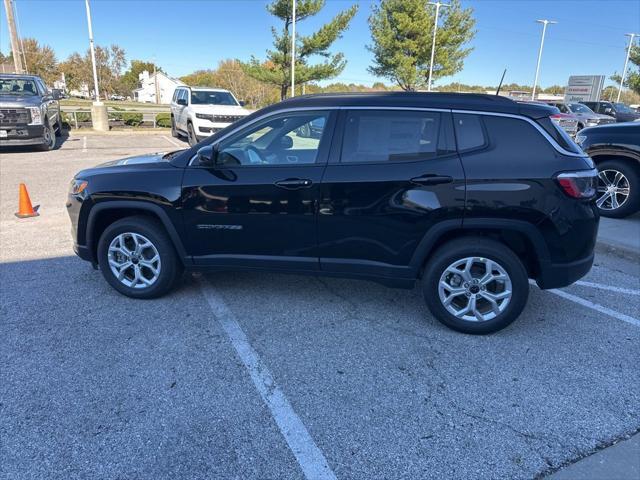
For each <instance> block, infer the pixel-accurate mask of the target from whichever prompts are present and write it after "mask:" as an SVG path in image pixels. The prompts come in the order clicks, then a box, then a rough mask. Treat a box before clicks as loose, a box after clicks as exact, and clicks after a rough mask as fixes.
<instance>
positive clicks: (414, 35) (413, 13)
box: [368, 0, 475, 90]
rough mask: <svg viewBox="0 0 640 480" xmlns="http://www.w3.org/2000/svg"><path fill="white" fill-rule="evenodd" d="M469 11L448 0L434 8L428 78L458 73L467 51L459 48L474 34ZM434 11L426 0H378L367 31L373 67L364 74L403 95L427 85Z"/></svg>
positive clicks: (469, 49) (454, 1)
mask: <svg viewBox="0 0 640 480" xmlns="http://www.w3.org/2000/svg"><path fill="white" fill-rule="evenodd" d="M472 13H473V10H472V9H470V8H466V9H463V8H462V7H461V6H460V1H459V0H452V1H451V3H450V4H449V7H447V8H441V9H440V16H439V19H438V32H437V35H436V52H435V58H434V62H433V79H434V80H435V79H438V78H442V77H446V76H449V75H453V74H455V73H457V72H459V71H460V70H462V66H463V63H464V59H465V58H466V56H467V55H469V52H471V50H472V49H471V48H464V45H465V44H467V43H468V42H469V41H470V40H471V39H472V38H473V37H474V35H475V30H474V27H475V19H474V18H473V16H472ZM435 14H436V8H435V6H433V5H429V3H428V0H381V1H380V4H379V5H376V6H374V7H373V12H372V14H371V16H370V17H369V26H370V28H371V35H372V37H373V44H372V45H370V46H369V47H368V48H369V50H370V51H371V52H372V53H373V56H374V63H373V65H372V66H371V67H369V71H370V72H371V73H373V74H374V75H377V76H380V77H384V78H389V79H391V80H392V81H394V82H396V83H397V84H398V85H399V86H400V87H401V88H402V89H403V90H416V89H419V88H424V87H426V85H427V82H428V77H429V64H430V61H431V45H432V41H433V25H434V20H435Z"/></svg>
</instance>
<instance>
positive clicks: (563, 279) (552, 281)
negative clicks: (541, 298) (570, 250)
mask: <svg viewBox="0 0 640 480" xmlns="http://www.w3.org/2000/svg"><path fill="white" fill-rule="evenodd" d="M593 256H594V255H593V253H592V254H591V255H589V256H588V257H586V258H583V259H580V260H578V261H575V262H571V263H551V262H542V264H541V265H540V275H539V276H538V278H536V283H537V284H538V286H539V287H540V288H541V289H543V290H546V289H550V288H561V287H566V286H568V285H571V284H572V283H574V282H575V281H577V280H580V279H581V278H582V277H584V276H585V275H586V274H587V273H589V270H591V266H592V265H593Z"/></svg>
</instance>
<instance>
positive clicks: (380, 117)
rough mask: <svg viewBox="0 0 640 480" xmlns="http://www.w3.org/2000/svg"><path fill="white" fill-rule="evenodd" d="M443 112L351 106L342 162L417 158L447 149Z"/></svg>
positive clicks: (423, 158) (411, 159) (414, 159)
mask: <svg viewBox="0 0 640 480" xmlns="http://www.w3.org/2000/svg"><path fill="white" fill-rule="evenodd" d="M441 127H442V114H441V113H440V112H428V111H409V110H406V111H402V110H397V111H393V110H352V111H349V112H347V116H346V123H345V128H344V137H343V142H342V157H341V161H342V162H343V163H369V162H398V161H417V160H427V159H430V158H435V157H437V156H439V155H444V154H446V153H450V152H449V151H448V150H447V146H446V145H447V142H446V140H442V138H443V135H444V133H443V131H442V130H443V129H442V128H441Z"/></svg>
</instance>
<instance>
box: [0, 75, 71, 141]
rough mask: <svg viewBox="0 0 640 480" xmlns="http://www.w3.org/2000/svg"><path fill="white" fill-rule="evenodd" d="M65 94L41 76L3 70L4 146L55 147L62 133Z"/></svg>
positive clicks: (0, 113)
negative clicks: (62, 99) (57, 137)
mask: <svg viewBox="0 0 640 480" xmlns="http://www.w3.org/2000/svg"><path fill="white" fill-rule="evenodd" d="M61 97H62V95H61V92H60V91H59V90H55V89H54V90H49V88H47V86H46V85H45V83H44V81H42V79H41V78H40V77H38V76H35V75H16V74H0V146H2V147H5V146H19V145H35V146H37V147H38V148H39V149H40V150H53V149H54V148H55V146H56V136H60V135H61V133H62V118H61V115H60V104H59V103H58V100H59V99H60V98H61Z"/></svg>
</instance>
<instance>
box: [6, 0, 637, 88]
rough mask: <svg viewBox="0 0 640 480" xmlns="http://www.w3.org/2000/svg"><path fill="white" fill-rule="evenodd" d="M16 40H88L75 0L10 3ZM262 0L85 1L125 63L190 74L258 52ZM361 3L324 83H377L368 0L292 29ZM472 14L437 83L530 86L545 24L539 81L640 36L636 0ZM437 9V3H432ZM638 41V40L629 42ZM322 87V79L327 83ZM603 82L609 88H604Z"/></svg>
mask: <svg viewBox="0 0 640 480" xmlns="http://www.w3.org/2000/svg"><path fill="white" fill-rule="evenodd" d="M14 2H15V4H16V8H17V11H18V23H19V29H20V33H21V35H22V36H23V37H34V38H36V39H37V40H38V41H39V42H40V43H44V44H48V45H50V46H51V47H52V48H53V49H54V50H55V52H56V55H57V57H58V59H59V60H64V59H65V58H66V57H67V56H68V55H69V54H71V53H73V52H75V51H80V52H84V51H85V50H86V49H87V48H88V45H89V41H88V30H87V20H86V12H85V5H84V1H83V0H14ZM267 3H268V2H266V1H263V0H196V1H194V0H160V1H157V0H142V1H140V0H91V8H92V19H93V32H94V40H95V42H96V44H98V45H108V44H113V43H115V44H118V45H119V46H121V47H123V48H124V49H125V51H126V54H127V59H128V60H131V59H140V60H149V61H153V60H154V59H155V61H156V62H157V64H158V65H160V66H161V67H162V68H163V69H164V70H165V71H166V72H167V73H168V74H170V75H172V76H175V77H180V76H182V75H186V74H188V73H191V72H193V71H194V70H199V69H206V68H215V66H216V65H217V63H218V61H220V60H223V59H226V58H238V59H240V60H248V59H249V58H250V57H251V55H255V56H256V57H257V58H259V59H264V58H265V50H266V49H267V48H269V47H270V46H271V42H272V37H271V27H272V26H273V25H277V26H278V28H280V25H278V24H277V23H276V20H277V19H276V18H275V17H272V16H271V15H270V14H269V13H268V12H267V11H266V8H265V6H266V4H267ZM353 3H358V4H359V5H360V8H359V11H358V13H357V15H356V16H355V17H354V19H353V20H352V23H351V25H350V27H349V29H348V30H347V31H346V32H345V33H344V35H343V37H342V38H341V39H339V40H338V41H336V42H335V44H334V45H333V47H332V51H334V52H343V53H344V54H345V58H346V59H347V61H348V63H347V67H346V68H345V69H344V71H343V72H342V74H341V75H340V76H339V77H337V78H335V79H334V80H332V81H340V82H344V83H362V84H367V85H371V84H372V83H373V82H375V81H377V80H382V81H385V83H391V81H389V80H384V79H379V78H376V77H375V76H373V75H371V74H370V73H369V72H368V71H367V68H368V67H369V66H370V65H371V62H372V55H371V54H370V52H369V51H368V50H367V49H366V45H368V44H370V43H371V36H370V32H369V26H368V23H367V19H368V17H369V15H370V13H371V7H372V5H373V3H374V1H371V0H370V1H358V0H350V1H348V0H328V1H327V3H326V6H325V8H324V9H323V10H322V11H321V12H320V13H319V14H318V15H317V16H316V17H312V18H310V19H307V20H305V21H303V22H299V24H298V25H297V29H298V32H299V33H300V34H302V35H305V34H308V33H311V32H313V31H315V30H316V29H317V28H319V27H320V26H321V25H322V24H323V23H324V22H326V21H328V20H329V19H331V18H332V17H333V16H334V15H335V14H336V13H338V12H339V11H341V10H344V9H345V8H347V7H348V6H349V5H351V4H353ZM462 4H463V6H464V7H471V8H473V10H474V17H475V19H476V30H477V33H476V36H475V38H474V39H473V40H472V42H471V46H472V47H473V51H472V52H471V54H470V55H469V56H468V57H467V59H466V60H465V64H464V68H463V70H462V71H461V72H459V73H458V74H456V75H454V76H452V77H446V78H442V79H439V80H438V82H437V83H436V85H437V84H441V85H442V84H446V83H450V82H454V81H456V82H462V83H467V84H478V85H486V86H489V85H497V84H498V83H499V81H500V76H501V75H502V72H503V70H504V69H505V68H506V69H507V74H506V77H505V83H519V84H529V85H531V84H532V83H533V79H534V76H535V67H536V60H537V55H538V47H539V44H540V36H541V32H542V25H540V24H538V23H536V22H535V20H536V19H544V18H547V19H550V20H556V21H557V22H558V24H556V25H550V26H549V27H548V29H547V35H546V39H545V46H544V52H543V57H542V64H541V68H540V78H539V81H538V84H539V85H542V86H543V87H548V86H551V85H556V84H557V85H566V83H567V81H568V77H569V76H570V75H606V76H607V78H608V77H609V76H610V75H612V74H613V73H614V72H620V71H621V70H622V68H623V65H624V60H625V55H626V47H627V44H628V37H625V33H630V32H634V33H640V0H597V1H591V0H462ZM432 8H435V7H432ZM636 41H637V40H636ZM9 50H10V43H9V36H8V32H7V23H6V14H5V11H4V8H2V9H1V13H0V51H2V52H3V53H4V54H7V53H8V52H9ZM325 83H326V82H325ZM611 83H612V82H611V81H609V80H608V81H607V84H611Z"/></svg>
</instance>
